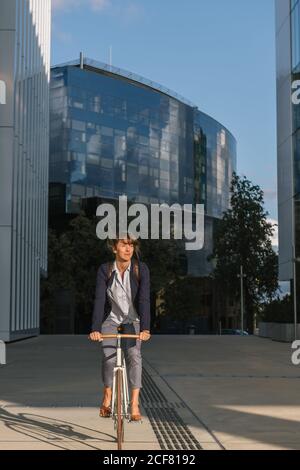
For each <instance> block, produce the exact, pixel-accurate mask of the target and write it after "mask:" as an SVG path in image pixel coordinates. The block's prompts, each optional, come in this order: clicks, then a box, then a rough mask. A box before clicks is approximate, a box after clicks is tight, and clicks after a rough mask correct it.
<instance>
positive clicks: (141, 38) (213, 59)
mask: <svg viewBox="0 0 300 470" xmlns="http://www.w3.org/2000/svg"><path fill="white" fill-rule="evenodd" d="M52 3H53V21H52V28H53V29H52V64H53V65H54V64H58V63H61V62H65V61H68V60H72V59H74V58H77V57H78V56H79V52H80V51H83V52H84V54H85V55H86V56H87V57H90V58H92V59H95V60H100V61H102V62H108V61H109V48H110V46H112V57H113V65H115V66H118V67H121V68H124V69H127V70H130V71H132V72H135V73H138V74H140V75H142V76H144V77H146V78H149V79H152V80H154V81H156V82H159V83H161V84H162V85H164V86H166V87H168V88H171V89H173V90H174V91H176V92H178V93H179V94H181V95H183V96H185V97H186V98H188V99H190V100H191V101H192V102H194V103H195V104H196V105H197V106H198V107H199V108H200V109H201V110H202V111H204V112H206V113H208V114H210V115H211V116H213V117H214V118H215V119H217V120H219V121H220V122H222V123H223V124H224V125H225V126H226V127H227V128H228V129H229V130H230V131H231V132H232V133H233V134H234V135H235V137H236V139H237V141H238V173H239V174H244V175H246V176H247V177H248V178H249V179H251V180H252V181H253V182H254V183H255V184H259V185H260V186H261V187H262V188H263V189H264V191H265V200H266V209H267V210H268V211H269V212H270V217H272V219H277V202H276V186H277V183H276V178H277V176H276V172H277V165H276V88H275V86H276V77H275V25H274V23H275V19H274V16H275V13H274V2H273V0H252V1H251V2H245V1H241V0H214V1H209V0H186V1H185V2H183V1H182V0H52Z"/></svg>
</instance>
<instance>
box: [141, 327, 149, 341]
mask: <svg viewBox="0 0 300 470" xmlns="http://www.w3.org/2000/svg"><path fill="white" fill-rule="evenodd" d="M150 338H151V335H150V331H149V330H144V331H141V332H140V341H148V339H150Z"/></svg>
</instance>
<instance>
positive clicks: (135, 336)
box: [101, 334, 140, 339]
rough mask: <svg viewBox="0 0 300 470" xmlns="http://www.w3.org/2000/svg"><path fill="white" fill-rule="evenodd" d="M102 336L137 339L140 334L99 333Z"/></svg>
mask: <svg viewBox="0 0 300 470" xmlns="http://www.w3.org/2000/svg"><path fill="white" fill-rule="evenodd" d="M101 337H102V338H104V339H105V338H135V339H138V338H139V337H140V335H122V334H107V335H101Z"/></svg>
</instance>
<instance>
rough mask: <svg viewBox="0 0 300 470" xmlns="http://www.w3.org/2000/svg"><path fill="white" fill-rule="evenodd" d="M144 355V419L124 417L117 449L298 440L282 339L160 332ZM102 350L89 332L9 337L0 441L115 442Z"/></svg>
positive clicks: (290, 445)
mask: <svg viewBox="0 0 300 470" xmlns="http://www.w3.org/2000/svg"><path fill="white" fill-rule="evenodd" d="M143 358H144V376H143V380H144V382H143V384H144V390H143V408H142V411H143V415H144V420H143V423H142V424H140V423H129V424H127V425H126V436H125V438H126V443H125V445H124V449H130V450H132V449H148V450H154V449H156V450H159V449H161V448H165V449H168V448H174V446H175V448H178V449H179V448H181V447H179V445H181V444H180V442H181V443H182V446H183V447H182V448H184V446H187V445H188V446H189V445H191V446H197V443H198V444H199V447H201V448H203V449H207V450H209V449H216V450H217V449H222V448H225V449H300V366H293V365H292V363H291V360H290V358H291V348H290V345H289V344H286V343H275V342H272V341H270V340H266V339H262V338H257V337H235V336H223V337H218V336H162V335H157V336H153V337H152V339H151V341H149V342H148V343H143ZM100 359H101V351H100V347H99V345H98V344H93V343H90V342H89V341H88V340H87V337H86V336H41V337H38V338H32V339H29V340H26V341H22V342H18V343H14V344H9V345H7V365H5V366H0V449H53V450H59V449H103V450H113V449H116V440H115V432H114V429H113V423H112V420H111V419H103V418H99V417H98V405H99V403H100V400H101V391H102V384H101V375H100V365H101V360H100ZM187 443H188V444H187ZM170 446H171V447H170ZM172 446H173V447H172ZM185 448H189V447H185ZM191 448H197V447H191Z"/></svg>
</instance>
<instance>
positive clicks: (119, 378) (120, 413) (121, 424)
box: [116, 369, 124, 450]
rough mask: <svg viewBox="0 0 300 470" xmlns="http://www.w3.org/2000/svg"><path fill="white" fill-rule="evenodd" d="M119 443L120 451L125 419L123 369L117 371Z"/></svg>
mask: <svg viewBox="0 0 300 470" xmlns="http://www.w3.org/2000/svg"><path fill="white" fill-rule="evenodd" d="M116 379H117V380H116V381H117V384H116V385H117V386H116V389H117V441H118V450H122V442H124V417H123V410H122V386H123V377H122V371H121V369H118V370H117V377H116Z"/></svg>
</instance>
